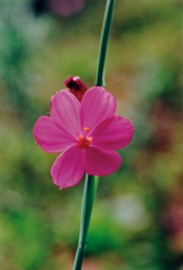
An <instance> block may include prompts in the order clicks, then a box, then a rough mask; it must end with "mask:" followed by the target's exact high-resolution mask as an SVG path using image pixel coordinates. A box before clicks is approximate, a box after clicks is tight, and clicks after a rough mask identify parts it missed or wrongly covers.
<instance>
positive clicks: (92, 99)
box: [81, 86, 116, 131]
mask: <svg viewBox="0 0 183 270" xmlns="http://www.w3.org/2000/svg"><path fill="white" fill-rule="evenodd" d="M115 110H116V100H115V98H114V97H113V96H112V95H111V93H109V92H107V91H106V90H105V89H104V88H103V87H99V86H94V87H91V88H90V89H88V90H87V91H86V93H85V94H84V96H83V99H82V101H81V122H82V127H83V128H84V127H88V128H89V129H90V131H92V130H93V129H94V128H95V127H96V126H97V125H98V124H99V123H100V122H102V121H103V120H105V119H107V118H109V117H111V116H113V115H114V113H115Z"/></svg>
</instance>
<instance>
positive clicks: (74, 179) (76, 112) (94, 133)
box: [33, 86, 133, 188]
mask: <svg viewBox="0 0 183 270" xmlns="http://www.w3.org/2000/svg"><path fill="white" fill-rule="evenodd" d="M115 111H116V100H115V98H114V97H113V96H112V94H111V93H109V92H107V91H106V90H105V89H104V88H103V87H98V86H95V87H92V88H90V89H88V90H87V92H86V93H85V94H84V96H83V98H82V101H81V103H80V102H79V101H78V99H77V98H76V97H75V96H74V95H73V94H72V93H70V92H69V91H67V90H61V91H60V92H58V93H56V94H55V95H54V96H52V98H51V109H50V116H41V117H40V118H39V119H38V120H37V122H36V123H35V126H34V130H33V132H34V137H35V140H36V141H37V143H38V144H39V146H40V147H41V148H42V149H43V150H44V151H46V152H49V153H57V152H62V153H61V154H60V155H59V156H58V157H57V159H56V160H55V162H54V164H53V166H52V168H51V176H52V179H53V182H54V183H55V184H56V185H58V186H59V187H60V188H66V187H69V186H75V185H76V184H78V183H79V182H80V181H81V179H82V177H83V175H84V173H88V174H89V175H98V176H104V175H107V174H111V173H113V172H114V171H116V170H117V169H118V168H119V166H120V165H121V162H122V159H121V156H120V155H119V154H118V153H116V152H114V151H115V150H119V149H121V148H123V147H125V146H127V145H128V144H129V143H130V141H131V139H132V135H133V125H132V123H131V122H130V121H129V120H127V119H125V118H123V117H121V116H116V115H115Z"/></svg>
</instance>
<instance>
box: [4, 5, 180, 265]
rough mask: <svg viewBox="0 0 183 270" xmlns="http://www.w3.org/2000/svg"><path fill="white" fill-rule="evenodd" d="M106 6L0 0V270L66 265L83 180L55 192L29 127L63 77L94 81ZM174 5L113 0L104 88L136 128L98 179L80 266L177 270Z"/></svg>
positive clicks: (47, 164)
mask: <svg viewBox="0 0 183 270" xmlns="http://www.w3.org/2000/svg"><path fill="white" fill-rule="evenodd" d="M104 7H105V1H104V0H101V1H97V0H72V1H71V0H70V1H66V0H47V1H46V0H14V1H12V0H0V269H2V270H43V269H44V270H62V269H63V270H67V269H68V270H69V269H72V263H73V259H74V254H75V249H76V246H77V241H78V232H79V219H80V206H81V197H82V189H83V181H82V182H81V183H80V184H79V185H78V186H76V187H75V188H68V189H66V190H63V191H60V190H59V189H58V188H57V187H56V186H55V185H53V184H52V182H51V178H50V175H49V171H50V167H51V165H52V163H53V161H54V159H55V155H49V154H46V153H44V152H43V151H42V150H41V149H40V148H39V147H38V146H37V145H36V143H35V141H34V139H33V137H32V127H33V125H34V122H35V121H36V119H37V118H38V117H39V116H40V115H42V114H48V113H49V100H50V97H51V96H52V95H53V94H54V93H55V92H56V91H58V90H59V89H61V88H63V84H64V80H65V79H66V78H67V77H68V76H69V75H78V76H80V77H81V79H82V80H84V81H85V82H86V83H87V85H88V87H90V86H92V85H94V84H95V73H96V63H97V56H98V46H99V37H100V31H101V25H102V17H103V13H104ZM182 9H183V3H182V1H181V0H152V1H151V0H138V1H136V0H123V1H122V0H118V1H117V3H116V8H115V12H114V21H113V26H112V32H111V40H110V46H109V50H108V56H107V68H106V88H107V89H108V90H110V91H111V92H112V94H113V95H114V96H116V98H117V101H118V113H120V114H123V115H124V116H125V117H127V118H130V119H131V121H132V122H133V123H134V125H135V134H134V139H133V142H132V143H131V145H129V146H128V147H127V148H125V149H123V150H122V151H121V152H120V153H121V154H122V156H123V160H124V161H123V165H122V166H121V168H120V170H118V171H117V172H116V173H115V174H113V175H111V176H108V177H105V178H102V179H101V180H100V183H99V189H98V192H97V197H96V201H95V204H94V209H93V215H92V221H91V227H90V231H89V236H88V246H87V252H86V260H85V263H84V266H83V270H182V269H183V166H182V161H183V158H182V154H183V144H182V134H183V133H182V132H183V126H182V119H183V117H182V116H183V115H182V109H183V106H182V105H183V99H182V97H183V95H182V94H183V92H182V85H183V77H182V74H181V73H182V31H183V28H182V23H183V17H182Z"/></svg>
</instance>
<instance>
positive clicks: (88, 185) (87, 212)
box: [73, 174, 97, 270]
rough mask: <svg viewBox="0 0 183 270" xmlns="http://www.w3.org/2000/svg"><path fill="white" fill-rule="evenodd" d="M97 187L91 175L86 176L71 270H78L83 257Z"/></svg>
mask: <svg viewBox="0 0 183 270" xmlns="http://www.w3.org/2000/svg"><path fill="white" fill-rule="evenodd" d="M96 186H97V180H96V179H95V177H94V176H93V175H87V174H86V178H85V183H84V190H83V199H82V209H81V223H80V234H79V242H78V248H77V252H76V256H75V261H74V266H73V270H80V269H81V267H82V262H83V259H84V255H85V249H86V238H87V233H88V227H89V223H90V217H91V212H92V206H93V201H94V197H95V191H96Z"/></svg>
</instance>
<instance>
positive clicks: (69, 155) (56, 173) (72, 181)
mask: <svg viewBox="0 0 183 270" xmlns="http://www.w3.org/2000/svg"><path fill="white" fill-rule="evenodd" d="M85 163H86V162H85V154H84V150H83V149H82V148H80V147H79V146H78V145H74V146H71V147H70V148H69V149H67V150H66V151H65V152H63V153H62V154H61V155H60V156H58V157H57V159H56V160H55V162H54V164H53V166H52V168H51V176H52V179H53V182H54V183H55V184H56V185H57V186H59V187H60V188H62V189H63V188H66V187H71V186H75V185H76V184H78V183H79V182H80V181H81V179H82V177H83V175H84V173H85V171H86V168H85Z"/></svg>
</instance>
